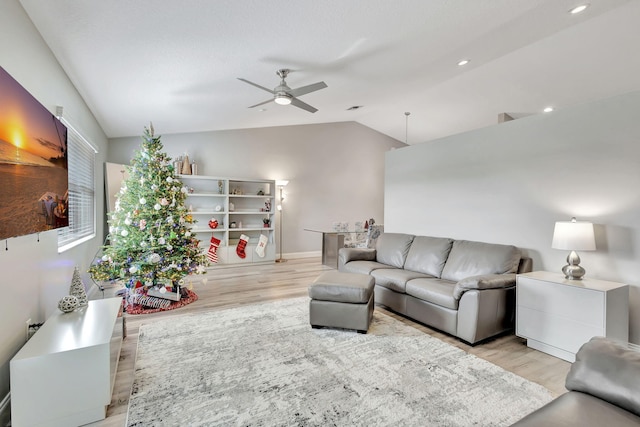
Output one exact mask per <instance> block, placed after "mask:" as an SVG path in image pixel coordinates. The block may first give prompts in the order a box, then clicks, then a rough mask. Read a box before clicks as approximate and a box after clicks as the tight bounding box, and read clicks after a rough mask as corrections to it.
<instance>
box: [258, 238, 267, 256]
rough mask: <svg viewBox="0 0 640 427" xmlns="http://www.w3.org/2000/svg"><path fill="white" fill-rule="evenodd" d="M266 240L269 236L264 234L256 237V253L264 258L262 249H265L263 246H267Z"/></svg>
mask: <svg viewBox="0 0 640 427" xmlns="http://www.w3.org/2000/svg"><path fill="white" fill-rule="evenodd" d="M268 241H269V238H268V237H267V236H265V235H264V234H261V235H260V238H259V239H258V246H256V253H257V254H258V256H259V257H260V258H264V255H265V252H264V251H265V248H266V247H267V242H268Z"/></svg>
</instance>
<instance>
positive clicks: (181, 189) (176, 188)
mask: <svg viewBox="0 0 640 427" xmlns="http://www.w3.org/2000/svg"><path fill="white" fill-rule="evenodd" d="M142 139H143V141H142V146H141V148H140V150H139V151H138V152H137V153H136V154H135V157H134V158H133V160H132V161H131V165H130V166H127V171H128V172H129V177H128V178H127V179H126V180H125V181H124V182H123V184H122V187H121V189H120V192H119V193H118V195H117V200H116V204H115V211H114V212H110V213H109V237H108V239H109V242H110V244H109V245H107V246H104V247H103V256H102V257H101V259H99V260H97V262H96V263H95V264H94V265H92V266H91V268H90V269H89V273H90V274H91V276H92V277H93V278H94V279H96V280H100V281H106V280H123V281H125V283H126V286H127V287H129V288H132V287H139V286H140V285H142V286H144V287H146V288H149V287H153V286H158V287H162V286H172V287H174V286H178V285H180V284H181V283H182V282H183V279H184V277H185V276H187V275H190V274H202V273H204V272H205V268H204V267H205V265H207V260H206V257H205V255H204V254H203V252H202V251H201V250H200V248H199V247H198V245H199V243H200V241H199V240H198V239H196V237H195V235H193V234H192V233H191V231H190V226H189V224H193V223H195V221H194V219H193V217H192V216H191V215H190V214H189V212H188V211H187V209H186V208H185V205H184V201H185V198H186V194H187V188H186V187H185V186H183V184H182V183H181V182H180V180H179V179H178V177H177V175H176V173H175V171H174V168H173V165H172V163H171V158H169V157H168V156H167V155H166V154H165V153H163V152H162V148H163V146H162V143H161V142H160V137H159V136H157V137H156V136H154V134H153V126H152V125H151V126H150V127H149V128H146V127H145V131H144V135H143V137H142Z"/></svg>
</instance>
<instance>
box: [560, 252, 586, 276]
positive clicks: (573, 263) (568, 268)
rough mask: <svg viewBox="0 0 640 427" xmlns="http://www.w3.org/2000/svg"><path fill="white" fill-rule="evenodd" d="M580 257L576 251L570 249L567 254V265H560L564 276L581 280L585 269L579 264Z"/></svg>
mask: <svg viewBox="0 0 640 427" xmlns="http://www.w3.org/2000/svg"><path fill="white" fill-rule="evenodd" d="M579 264H580V257H579V256H578V254H577V253H576V251H571V253H570V254H569V255H568V256H567V265H565V266H564V267H562V272H563V273H564V277H565V278H567V279H569V280H581V279H582V276H584V274H585V273H586V270H585V269H584V268H582V267H581V266H580V265H579Z"/></svg>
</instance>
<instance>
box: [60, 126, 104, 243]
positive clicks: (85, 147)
mask: <svg viewBox="0 0 640 427" xmlns="http://www.w3.org/2000/svg"><path fill="white" fill-rule="evenodd" d="M60 120H61V121H62V124H64V125H65V126H66V127H67V165H68V170H69V199H68V204H69V209H68V212H67V216H68V218H69V226H68V227H64V228H60V229H58V252H64V251H66V250H67V249H70V248H72V247H74V246H76V245H79V244H80V243H82V242H85V241H87V240H89V239H91V238H93V237H94V236H95V234H96V202H95V164H96V153H97V150H96V149H95V148H94V147H93V145H91V144H90V143H89V142H88V141H87V140H86V139H85V138H84V137H83V136H82V135H81V134H80V133H78V132H77V131H76V130H75V129H74V127H73V126H71V125H70V124H69V123H68V122H67V121H66V120H65V119H64V118H61V119H60Z"/></svg>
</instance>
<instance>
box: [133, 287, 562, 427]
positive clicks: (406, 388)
mask: <svg viewBox="0 0 640 427" xmlns="http://www.w3.org/2000/svg"><path fill="white" fill-rule="evenodd" d="M552 397H553V396H552V394H551V393H550V392H549V390H547V389H545V388H544V387H542V386H540V385H538V384H535V383H532V382H530V381H527V380H526V379H524V378H522V377H519V376H517V375H515V374H513V373H510V372H508V371H506V370H504V369H502V368H500V367H498V366H496V365H493V364H491V363H489V362H487V361H486V360H483V359H480V358H478V357H476V356H474V355H472V354H469V353H466V352H464V351H463V350H460V349H458V348H457V347H454V346H452V345H450V344H447V343H445V342H443V341H441V340H439V339H437V338H434V337H431V336H429V335H427V334H424V333H422V332H420V331H419V330H417V329H415V328H413V327H411V326H409V325H406V324H404V323H402V322H400V321H398V320H396V319H394V318H392V317H390V316H387V315H385V314H383V313H381V312H380V311H378V310H375V312H374V319H373V322H372V325H371V327H370V328H369V333H368V334H366V335H363V334H357V333H355V332H351V331H342V330H332V329H312V328H311V326H310V325H309V299H308V298H295V299H290V300H283V301H277V302H273V303H265V304H260V305H254V306H243V307H238V308H231V309H226V310H216V311H209V312H205V313H194V314H185V315H183V316H178V317H172V318H171V319H160V320H158V321H154V322H152V323H148V324H143V325H142V326H141V327H140V333H139V341H138V351H137V356H136V362H135V374H134V381H133V386H132V390H131V397H130V399H129V410H128V415H127V423H126V425H127V426H129V427H133V426H136V427H138V426H177V425H181V426H187V425H188V426H205V425H206V426H307V427H309V426H327V425H336V426H398V425H400V426H407V427H409V426H420V427H424V426H464V427H467V426H472V425H475V426H483V427H486V426H508V425H511V424H512V423H514V422H515V421H517V420H519V419H520V418H522V417H523V416H525V415H526V414H528V413H530V412H532V411H534V410H535V409H538V408H539V407H541V406H542V405H544V404H545V403H547V402H549V401H550V400H551V399H552Z"/></svg>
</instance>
